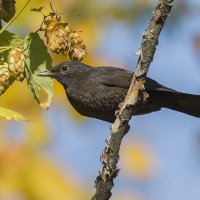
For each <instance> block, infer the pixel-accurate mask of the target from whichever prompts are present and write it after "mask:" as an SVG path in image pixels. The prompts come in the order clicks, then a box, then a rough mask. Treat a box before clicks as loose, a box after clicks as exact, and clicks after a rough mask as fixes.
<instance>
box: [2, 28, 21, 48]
mask: <svg viewBox="0 0 200 200" xmlns="http://www.w3.org/2000/svg"><path fill="white" fill-rule="evenodd" d="M16 38H20V37H19V36H18V35H15V34H14V33H11V32H9V31H3V32H2V33H1V34H0V46H10V44H11V43H12V42H13V40H16Z"/></svg>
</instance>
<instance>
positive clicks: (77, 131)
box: [0, 0, 200, 200]
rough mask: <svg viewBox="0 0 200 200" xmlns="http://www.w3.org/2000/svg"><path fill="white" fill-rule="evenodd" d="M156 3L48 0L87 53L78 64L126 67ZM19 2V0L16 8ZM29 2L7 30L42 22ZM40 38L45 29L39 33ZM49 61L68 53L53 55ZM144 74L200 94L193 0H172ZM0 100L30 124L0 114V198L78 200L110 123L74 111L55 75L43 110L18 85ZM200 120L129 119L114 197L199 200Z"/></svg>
mask: <svg viewBox="0 0 200 200" xmlns="http://www.w3.org/2000/svg"><path fill="white" fill-rule="evenodd" d="M156 2H157V1H153V0H124V1H120V0H112V1H111V0H110V1H104V0H102V1H99V0H96V1H91V0H90V1H89V0H68V1H65V0H51V3H52V5H53V7H54V9H55V10H57V11H58V13H59V12H60V13H61V12H73V13H77V14H79V15H80V16H76V15H73V14H65V15H62V17H63V18H64V19H65V20H66V21H67V22H69V25H70V26H71V27H72V28H74V29H76V30H81V31H82V38H83V39H84V43H85V44H86V45H87V50H88V56H87V57H86V58H85V59H84V60H83V62H85V63H87V64H89V65H93V66H100V65H111V66H116V67H122V68H126V69H129V70H134V69H135V66H136V62H137V56H135V55H134V53H135V52H136V51H137V50H138V49H139V47H140V42H141V39H142V33H143V32H144V29H145V28H146V27H147V24H148V22H149V20H150V18H151V15H152V10H153V9H154V7H155V5H156ZM24 3H25V1H23V0H17V4H16V9H17V11H18V10H19V9H21V8H22V7H23V5H24ZM49 3H50V2H49V1H48V0H32V2H31V3H30V4H29V6H28V7H27V8H26V9H25V10H24V12H23V13H22V14H21V15H20V16H19V17H18V18H17V20H16V21H15V22H14V23H13V24H12V25H11V26H10V27H9V30H10V31H12V32H14V33H16V34H19V35H21V36H25V35H26V34H27V33H28V32H31V31H36V30H37V29H38V28H39V26H40V24H41V21H42V15H41V14H40V13H34V12H31V11H30V9H31V8H35V7H40V6H44V7H45V8H44V12H45V13H49V12H50V11H51V10H50V6H49ZM41 37H43V33H41ZM52 58H53V66H54V65H55V64H57V63H59V62H61V61H64V60H65V59H66V58H65V57H62V56H57V55H52ZM148 76H149V77H151V78H153V79H155V80H156V81H158V82H159V83H161V84H163V85H166V86H168V87H171V88H173V89H176V90H179V91H182V92H187V93H194V94H200V78H199V77H200V2H199V0H176V1H175V5H174V7H173V10H172V12H171V16H170V17H169V18H168V19H167V22H166V24H165V26H164V29H163V31H162V33H161V36H160V39H159V45H158V47H157V52H156V55H155V58H154V61H153V63H152V64H151V67H150V71H149V73H148ZM0 105H1V106H4V107H7V108H9V109H13V110H15V111H18V112H20V113H22V114H23V115H25V116H26V117H28V119H29V120H30V122H10V121H6V120H5V121H4V120H1V121H0V200H84V199H90V197H91V196H92V194H93V192H94V180H95V177H96V176H97V175H98V171H99V170H100V169H101V163H100V160H99V158H100V154H101V151H102V150H103V148H104V146H105V139H106V138H107V137H108V134H109V127H110V124H109V123H106V122H103V121H99V120H95V119H89V118H84V117H82V116H80V115H79V114H78V113H77V112H76V111H74V110H73V108H72V107H71V106H70V104H69V103H68V102H67V100H66V96H65V93H64V90H63V88H62V87H61V85H59V84H58V83H57V82H55V86H54V97H53V101H52V104H51V107H50V109H49V110H48V111H47V110H42V108H41V107H40V106H39V105H38V104H37V103H36V101H35V100H34V99H33V97H32V95H31V92H30V91H29V90H28V88H27V85H26V82H25V81H24V82H23V83H22V84H21V83H18V82H15V83H14V85H12V86H11V87H10V89H8V91H7V92H6V93H5V94H4V95H2V96H1V97H0ZM199 122H200V121H199V119H198V118H194V117H191V116H187V115H185V114H182V113H178V112H175V111H171V110H167V109H163V110H162V111H160V112H156V113H152V114H149V115H143V116H137V117H133V119H132V120H131V129H130V131H129V133H128V134H127V136H126V137H125V138H124V140H123V143H122V145H121V146H122V149H121V159H120V163H119V168H120V169H121V171H120V174H119V176H118V177H117V179H116V180H115V187H114V189H113V190H112V192H113V195H112V198H111V199H113V200H121V199H123V200H177V199H181V200H191V199H192V200H195V199H200V190H199V186H200V123H199Z"/></svg>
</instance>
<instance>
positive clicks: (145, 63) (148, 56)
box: [92, 0, 173, 200]
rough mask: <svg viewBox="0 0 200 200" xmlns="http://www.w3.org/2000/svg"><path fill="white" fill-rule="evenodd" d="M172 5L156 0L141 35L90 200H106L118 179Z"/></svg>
mask: <svg viewBox="0 0 200 200" xmlns="http://www.w3.org/2000/svg"><path fill="white" fill-rule="evenodd" d="M172 5H173V0H159V3H158V4H157V6H156V8H155V10H154V11H153V16H152V19H151V21H150V23H149V25H148V27H147V29H146V30H145V32H144V33H143V39H142V43H141V48H140V50H139V60H138V63H137V67H136V71H135V74H134V76H133V79H132V82H131V85H130V88H129V90H128V93H127V95H126V98H125V100H124V102H123V104H122V106H121V108H120V109H119V112H118V114H117V117H116V120H115V122H114V124H113V125H112V127H111V132H110V138H109V140H108V141H107V146H106V147H105V149H104V150H103V152H102V155H101V162H102V165H103V168H102V171H101V172H100V174H99V175H98V176H97V178H96V181H95V188H96V192H95V194H94V196H93V197H92V200H108V199H109V198H110V197H111V195H112V193H111V189H112V187H113V186H114V182H113V180H114V178H115V177H116V176H117V175H118V172H119V169H118V168H117V163H118V161H119V150H120V145H121V142H122V139H123V137H124V136H125V135H126V133H127V132H128V131H129V128H130V127H129V124H128V123H129V120H130V119H131V117H132V115H134V108H135V107H136V105H137V104H138V103H141V102H142V101H145V100H146V99H147V98H148V94H147V93H146V92H145V88H144V81H145V77H146V74H147V72H148V69H149V66H150V63H151V62H152V60H153V57H154V54H155V51H156V45H157V44H158V37H159V35H160V32H161V30H162V28H163V26H164V23H165V20H166V18H167V16H168V15H169V12H170V11H171V8H172Z"/></svg>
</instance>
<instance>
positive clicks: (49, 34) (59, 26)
mask: <svg viewBox="0 0 200 200" xmlns="http://www.w3.org/2000/svg"><path fill="white" fill-rule="evenodd" d="M44 24H45V25H46V27H45V37H46V38H47V44H48V46H49V48H50V49H51V51H52V52H55V53H60V52H62V51H65V50H68V47H69V41H68V38H69V37H68V34H69V28H68V23H66V22H64V21H61V18H60V17H58V16H57V15H54V16H52V17H51V18H49V19H47V20H45V21H44Z"/></svg>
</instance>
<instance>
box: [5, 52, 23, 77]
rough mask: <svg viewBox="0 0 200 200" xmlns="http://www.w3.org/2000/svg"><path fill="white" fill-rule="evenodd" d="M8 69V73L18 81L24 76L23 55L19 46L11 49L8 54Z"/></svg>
mask: <svg viewBox="0 0 200 200" xmlns="http://www.w3.org/2000/svg"><path fill="white" fill-rule="evenodd" d="M8 69H9V72H10V75H11V76H12V77H14V78H15V79H16V80H18V81H23V80H24V78H25V72H24V70H25V56H24V54H23V52H22V50H21V49H20V48H15V49H12V50H11V51H10V52H9V55H8Z"/></svg>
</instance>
